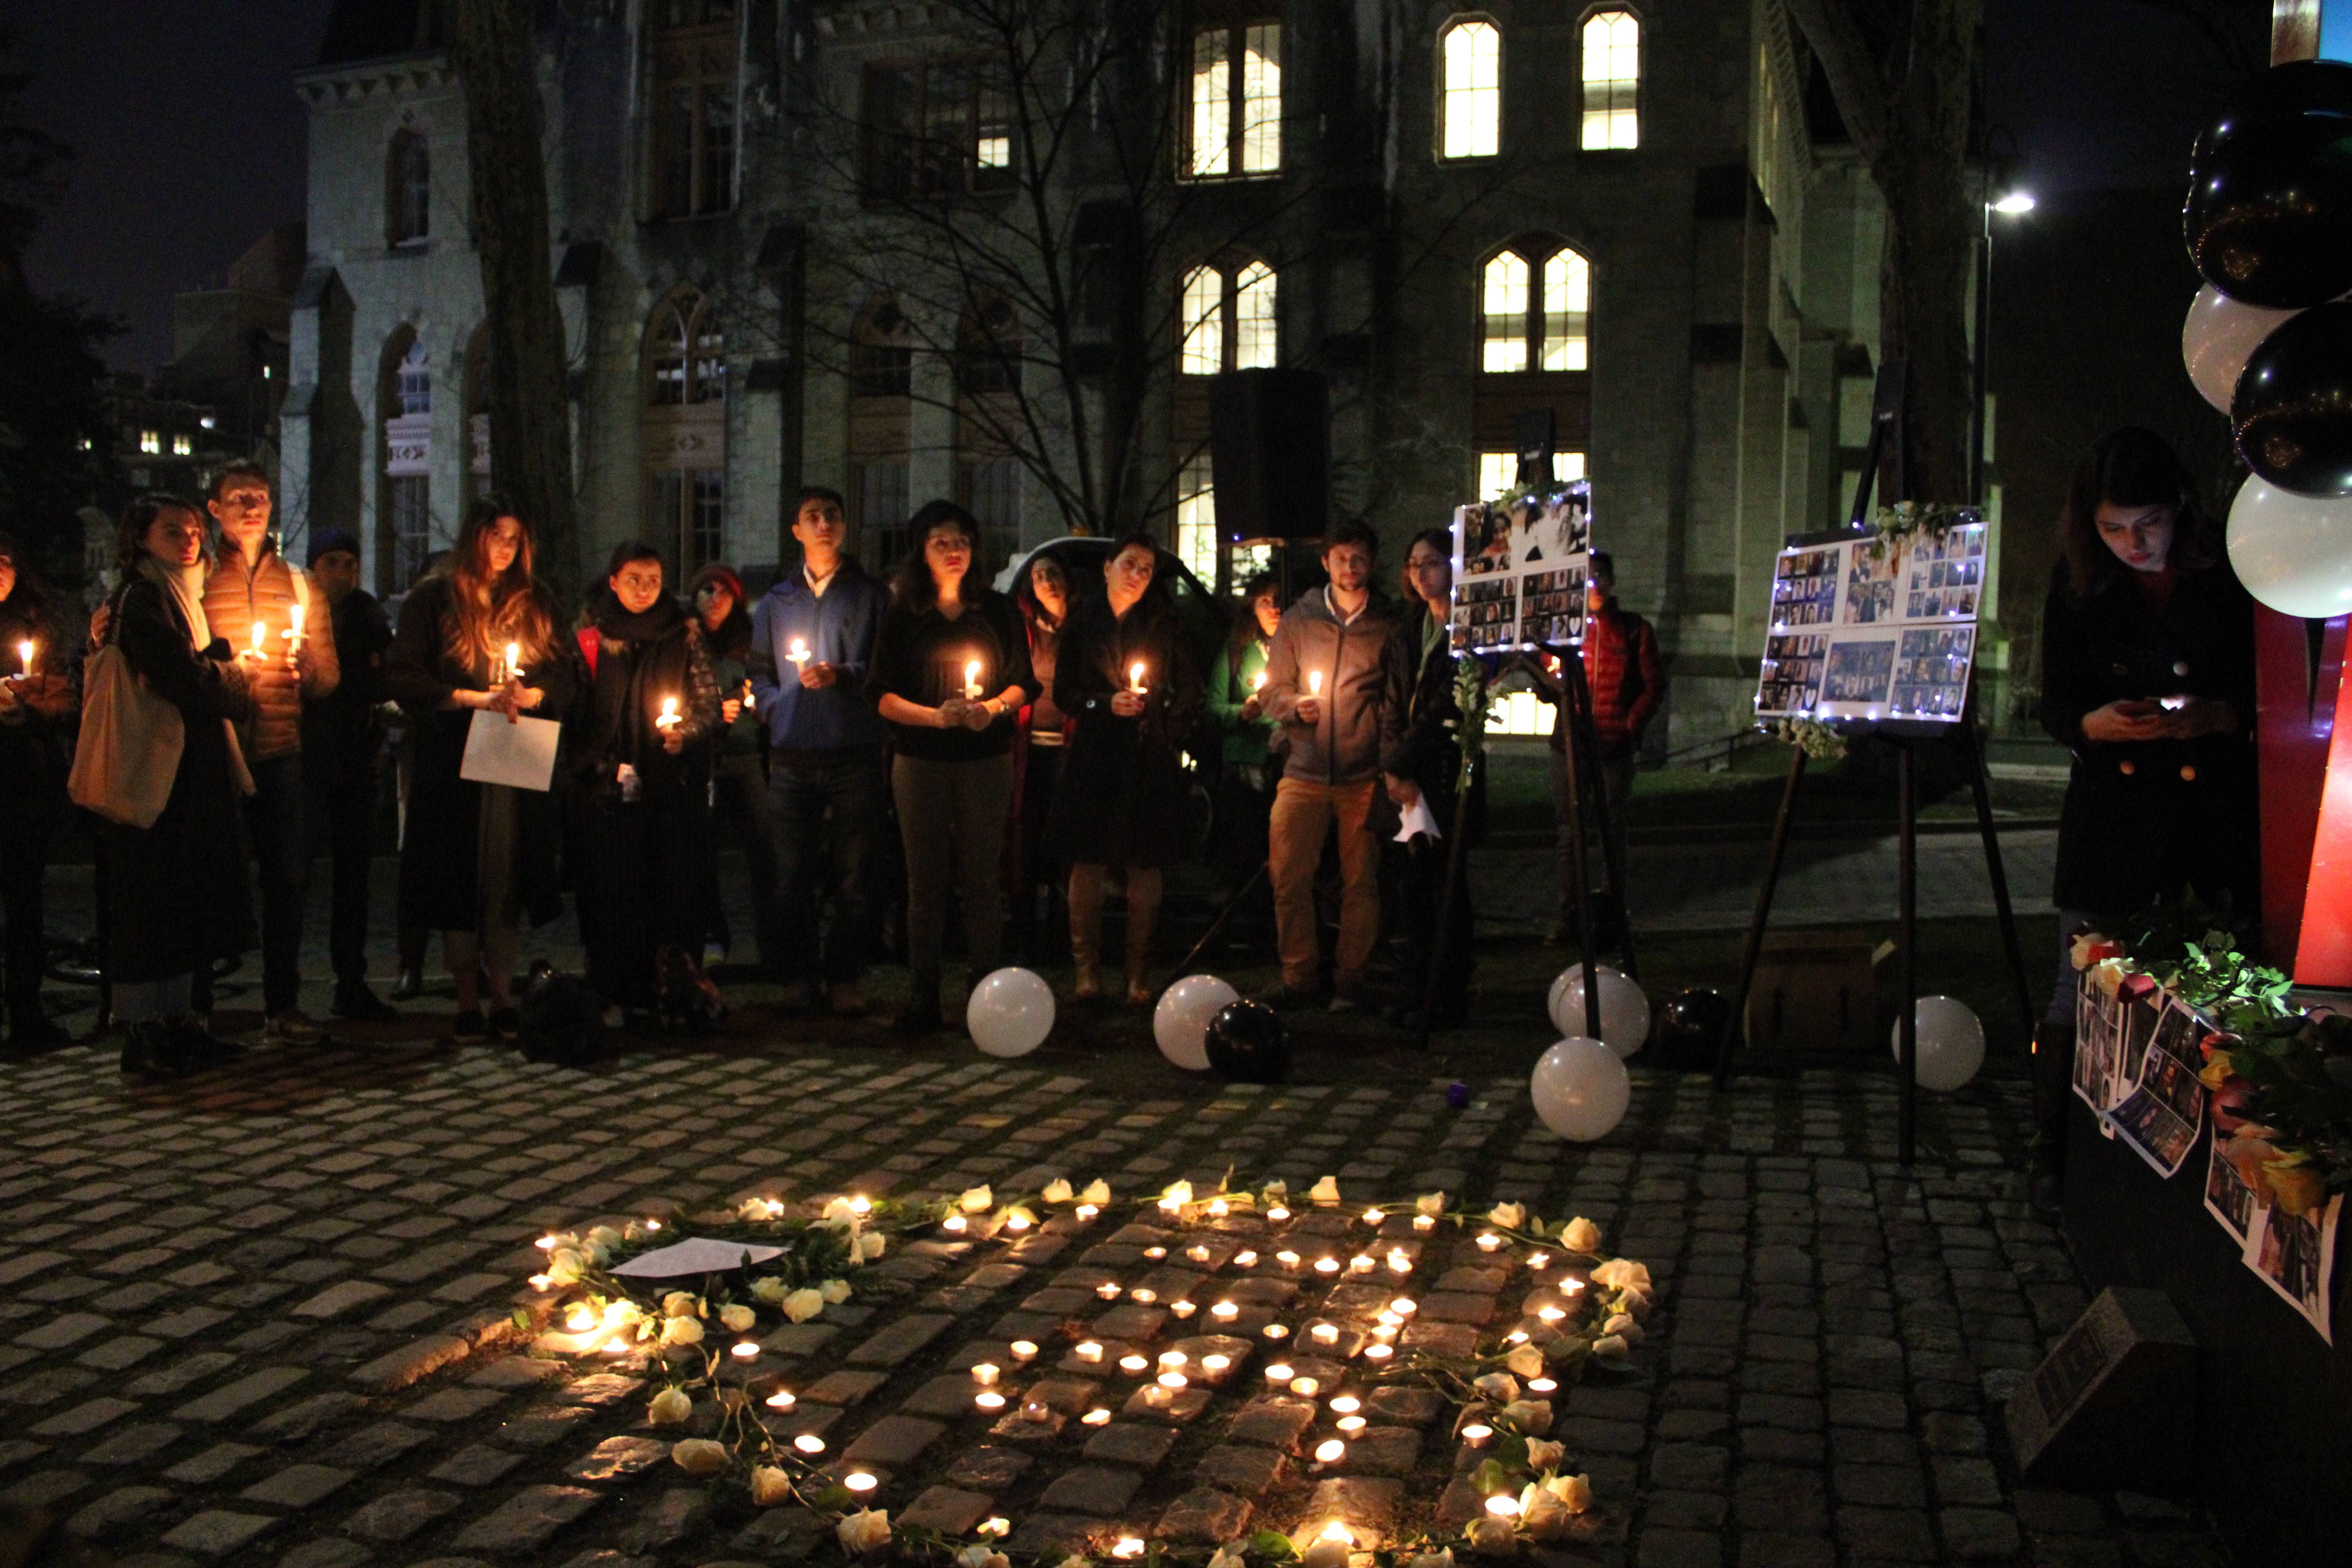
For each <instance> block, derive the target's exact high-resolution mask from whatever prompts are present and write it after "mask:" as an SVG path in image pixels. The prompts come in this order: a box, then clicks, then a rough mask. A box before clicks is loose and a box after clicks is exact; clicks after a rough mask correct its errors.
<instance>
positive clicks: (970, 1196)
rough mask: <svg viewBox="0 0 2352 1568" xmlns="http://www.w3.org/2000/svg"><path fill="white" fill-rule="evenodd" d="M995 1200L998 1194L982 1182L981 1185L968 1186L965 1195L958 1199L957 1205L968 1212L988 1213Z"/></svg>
mask: <svg viewBox="0 0 2352 1568" xmlns="http://www.w3.org/2000/svg"><path fill="white" fill-rule="evenodd" d="M995 1202H996V1194H994V1193H992V1192H990V1191H989V1190H988V1184H987V1183H985V1182H982V1184H980V1185H979V1186H976V1187H968V1188H966V1189H965V1191H964V1194H963V1196H961V1197H960V1198H958V1199H956V1207H958V1208H960V1209H961V1210H963V1212H964V1213H966V1214H986V1213H987V1212H988V1210H989V1207H990V1206H991V1205H993V1204H994V1203H995Z"/></svg>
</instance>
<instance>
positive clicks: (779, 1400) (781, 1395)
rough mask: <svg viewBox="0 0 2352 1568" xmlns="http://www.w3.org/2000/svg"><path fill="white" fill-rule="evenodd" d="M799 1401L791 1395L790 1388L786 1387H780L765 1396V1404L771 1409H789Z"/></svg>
mask: <svg viewBox="0 0 2352 1568" xmlns="http://www.w3.org/2000/svg"><path fill="white" fill-rule="evenodd" d="M799 1403H800V1401H798V1400H796V1399H794V1398H793V1393H792V1390H790V1389H788V1388H780V1389H778V1390H776V1392H775V1393H773V1394H770V1395H768V1398H767V1405H768V1408H769V1409H771V1410H790V1409H791V1408H792V1407H793V1405H797V1404H799Z"/></svg>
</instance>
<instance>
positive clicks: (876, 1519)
mask: <svg viewBox="0 0 2352 1568" xmlns="http://www.w3.org/2000/svg"><path fill="white" fill-rule="evenodd" d="M833 1533H834V1536H835V1539H836V1540H838V1541H839V1542H841V1549H842V1550H843V1551H844V1552H847V1553H849V1555H850V1556H852V1557H863V1556H865V1555H866V1553H867V1552H877V1551H879V1550H881V1549H882V1548H883V1547H885V1546H887V1545H889V1544H890V1513H889V1510H887V1509H879V1508H867V1509H860V1510H857V1511H856V1513H852V1514H845V1515H843V1516H842V1521H841V1522H840V1523H839V1524H836V1525H835V1526H834V1527H833Z"/></svg>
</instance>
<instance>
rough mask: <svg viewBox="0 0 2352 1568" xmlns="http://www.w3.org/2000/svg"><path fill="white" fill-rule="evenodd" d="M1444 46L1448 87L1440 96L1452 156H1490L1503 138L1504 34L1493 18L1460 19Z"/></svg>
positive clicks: (1446, 149) (1446, 150)
mask: <svg viewBox="0 0 2352 1568" xmlns="http://www.w3.org/2000/svg"><path fill="white" fill-rule="evenodd" d="M1440 47H1441V48H1442V50H1443V51H1444V58H1445V86H1444V91H1443V92H1442V93H1441V94H1440V95H1439V98H1438V110H1437V111H1438V115H1439V118H1440V119H1441V120H1442V121H1443V122H1444V136H1443V138H1442V140H1441V141H1440V143H1439V145H1440V146H1441V147H1443V148H1444V154H1445V156H1446V157H1448V158H1491V157H1493V156H1494V155H1495V154H1496V153H1498V152H1500V151H1501V150H1502V142H1503V34H1502V31H1501V29H1500V28H1498V27H1496V26H1495V25H1494V24H1493V23H1492V22H1456V23H1454V25H1453V26H1450V27H1448V28H1446V29H1445V37H1444V41H1443V43H1442V44H1441V45H1440Z"/></svg>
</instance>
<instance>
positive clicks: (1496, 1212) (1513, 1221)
mask: <svg viewBox="0 0 2352 1568" xmlns="http://www.w3.org/2000/svg"><path fill="white" fill-rule="evenodd" d="M1486 1218H1487V1219H1488V1220H1489V1221H1490V1222H1492V1223H1493V1224H1496V1225H1499V1226H1502V1227H1503V1228H1504V1229H1505V1230H1517V1229H1518V1228H1519V1227H1520V1226H1524V1225H1526V1224H1527V1223H1528V1205H1525V1204H1496V1205H1495V1206H1494V1207H1493V1208H1490V1209H1488V1210H1487V1211H1486Z"/></svg>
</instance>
